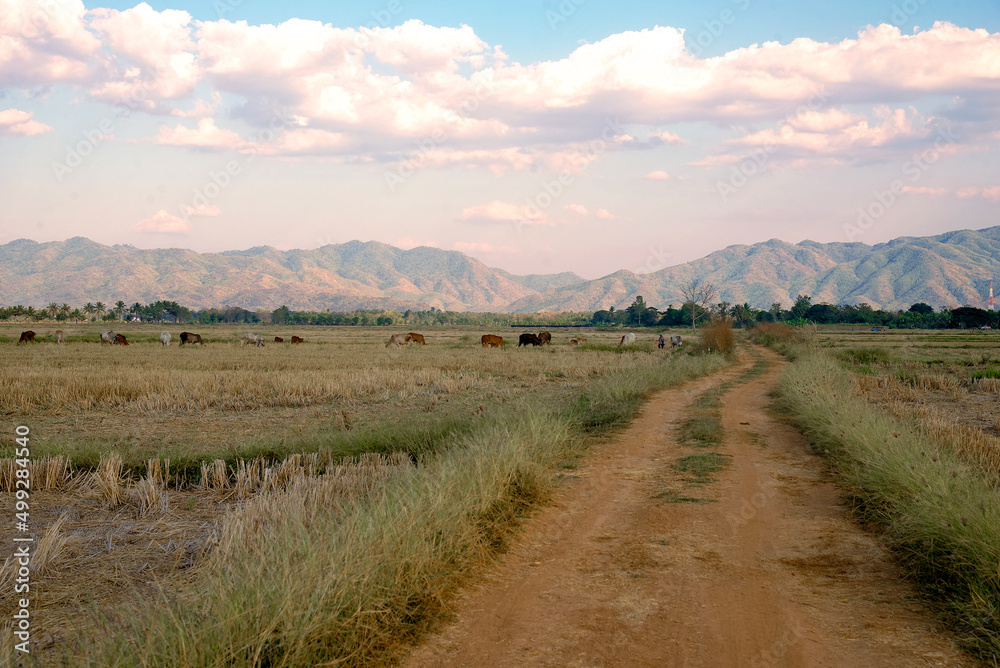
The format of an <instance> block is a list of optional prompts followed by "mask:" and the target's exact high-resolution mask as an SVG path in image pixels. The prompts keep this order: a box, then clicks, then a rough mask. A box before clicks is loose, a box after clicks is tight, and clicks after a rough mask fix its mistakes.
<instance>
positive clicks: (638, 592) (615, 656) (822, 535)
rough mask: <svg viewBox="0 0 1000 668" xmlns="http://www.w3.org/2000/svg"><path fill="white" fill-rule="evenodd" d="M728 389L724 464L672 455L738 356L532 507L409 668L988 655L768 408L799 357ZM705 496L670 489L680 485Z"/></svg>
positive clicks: (672, 398) (920, 662)
mask: <svg viewBox="0 0 1000 668" xmlns="http://www.w3.org/2000/svg"><path fill="white" fill-rule="evenodd" d="M758 354H759V355H763V356H764V357H765V358H766V359H767V360H768V361H769V362H770V366H769V368H768V370H767V371H766V372H765V373H764V374H763V375H758V376H756V377H754V378H752V379H749V380H747V381H746V382H739V383H735V384H734V385H733V386H732V389H730V390H729V391H728V392H727V393H726V395H725V396H724V397H723V399H722V409H721V419H722V424H723V427H724V430H725V438H724V441H723V443H722V444H721V445H720V446H718V447H717V448H716V449H715V451H717V452H719V453H722V454H723V455H725V456H727V459H728V460H729V462H728V466H727V468H726V469H725V470H724V471H722V472H721V473H719V474H718V476H717V479H716V480H715V481H714V482H711V483H709V484H707V485H704V486H698V485H692V484H691V483H690V482H687V480H688V478H686V477H685V475H684V474H682V473H679V472H678V471H676V470H675V469H674V466H673V464H674V463H675V462H676V461H677V459H678V458H680V457H683V456H686V455H691V454H693V453H694V452H695V451H694V449H693V448H692V447H690V446H684V445H680V444H678V440H677V425H678V423H679V422H680V420H681V419H682V417H683V416H684V415H685V413H686V410H687V406H688V405H689V404H690V403H691V402H692V401H693V400H694V399H696V398H697V397H698V396H699V395H700V394H701V393H703V392H704V391H705V390H708V389H710V388H712V387H716V386H719V385H720V384H721V383H723V382H725V381H730V382H732V381H736V380H737V379H738V378H739V377H740V376H741V374H742V373H743V372H744V371H746V370H747V369H748V368H749V367H750V365H751V364H752V363H753V360H752V359H751V358H750V356H749V355H744V361H743V362H742V363H741V365H740V366H739V367H738V368H733V369H729V370H727V371H725V372H723V373H721V374H717V375H715V376H712V377H710V378H705V379H701V380H698V381H694V382H691V383H688V384H686V385H684V386H682V387H680V388H675V389H670V390H666V391H663V392H660V393H658V394H657V395H655V396H654V397H653V398H652V399H651V401H650V402H649V403H648V404H647V405H646V406H645V407H644V409H643V410H642V412H641V413H640V415H639V416H638V418H637V419H636V420H635V421H634V422H633V424H632V425H631V426H630V427H629V428H628V429H627V430H625V431H623V432H621V433H620V434H618V435H616V436H615V437H614V438H613V439H612V440H610V441H609V442H608V443H606V444H604V445H601V446H599V447H598V448H596V449H595V450H594V451H593V453H592V454H591V455H589V456H588V457H587V458H586V459H585V460H584V462H583V463H582V465H581V467H580V468H579V470H577V471H574V472H573V473H575V474H576V476H577V477H576V478H574V479H571V480H570V481H568V482H567V483H566V484H565V485H563V486H562V488H561V489H560V490H559V492H558V493H557V495H556V500H555V503H554V504H553V505H551V506H549V507H547V508H545V509H544V510H542V511H541V512H539V513H538V514H537V515H535V516H534V517H532V518H531V519H529V520H528V521H527V522H526V525H525V531H524V533H523V534H522V536H521V537H520V538H519V540H518V542H517V544H516V545H515V546H514V547H513V549H512V550H511V551H510V552H509V553H508V554H507V555H506V556H505V557H504V559H503V560H502V562H501V563H499V564H498V565H497V566H496V567H495V568H494V569H493V570H492V571H491V572H490V573H489V574H488V577H487V578H486V580H485V581H484V582H483V583H482V584H480V585H478V586H476V587H473V588H471V589H469V590H468V591H466V592H465V593H464V594H463V596H462V597H461V599H460V601H459V602H458V607H457V613H456V620H455V622H454V623H453V624H450V625H449V626H447V627H446V628H445V629H443V630H442V632H441V633H440V634H437V635H435V636H432V637H430V638H428V640H427V641H426V642H425V643H424V644H422V645H421V646H420V647H418V648H417V649H416V650H414V652H413V653H412V654H411V655H410V656H409V657H408V659H407V661H405V662H404V663H405V665H407V666H626V665H628V666H851V667H858V666H907V667H909V666H966V665H977V664H976V663H975V662H973V661H972V660H971V659H969V658H967V657H966V656H965V655H964V654H962V652H961V651H959V650H958V649H956V647H955V643H954V641H953V639H952V638H951V637H950V636H949V635H948V633H947V632H946V631H945V630H943V629H942V627H941V626H940V625H939V624H938V623H937V622H936V621H935V620H934V619H933V618H932V616H931V615H930V614H929V613H928V612H927V611H926V610H925V609H924V608H922V607H921V606H920V605H919V604H917V603H916V601H915V599H914V595H913V591H912V590H911V589H910V588H909V586H908V585H906V584H904V583H903V582H902V581H901V579H900V576H899V574H898V572H897V571H896V570H895V568H894V566H893V565H892V563H891V560H890V559H889V557H888V555H887V553H886V551H885V549H884V548H883V547H882V546H881V545H880V543H879V541H878V539H877V538H875V537H873V536H871V535H869V534H866V533H865V532H864V531H862V530H861V529H860V528H858V527H857V526H856V525H855V524H854V523H853V522H852V520H851V517H850V515H849V513H848V511H847V509H846V508H845V507H844V506H843V505H842V504H841V503H840V500H839V496H840V494H839V491H838V489H837V487H836V486H835V485H834V484H833V483H832V482H831V478H830V476H829V474H828V473H827V472H826V469H825V466H824V464H823V462H822V460H820V459H819V458H817V457H816V456H815V455H813V454H812V453H811V452H810V451H809V449H808V447H807V445H806V443H805V441H804V439H803V437H802V436H801V435H800V434H799V433H798V432H796V431H795V430H793V429H792V428H790V427H788V426H786V425H784V424H782V423H780V422H777V421H775V420H774V419H773V418H772V417H771V416H770V415H769V414H768V413H767V412H766V410H765V408H766V406H767V405H768V403H769V398H768V396H767V393H768V391H769V390H770V389H771V388H773V387H774V385H775V384H776V383H777V381H778V378H779V377H780V373H781V370H782V368H783V366H784V362H783V361H782V360H781V359H780V358H779V357H778V356H776V355H775V354H773V353H771V352H770V351H767V350H763V349H758ZM671 495H673V498H677V497H678V496H679V497H684V498H688V499H692V498H698V499H701V500H702V501H704V502H690V501H688V502H666V501H664V499H665V498H670V497H671Z"/></svg>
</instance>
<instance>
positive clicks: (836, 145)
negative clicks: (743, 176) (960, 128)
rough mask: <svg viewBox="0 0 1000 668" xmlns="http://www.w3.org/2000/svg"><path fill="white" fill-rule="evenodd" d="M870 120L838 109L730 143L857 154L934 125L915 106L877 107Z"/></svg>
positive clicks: (927, 132) (925, 132)
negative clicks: (900, 107)
mask: <svg viewBox="0 0 1000 668" xmlns="http://www.w3.org/2000/svg"><path fill="white" fill-rule="evenodd" d="M872 115H873V119H872V120H869V119H868V118H867V117H866V116H863V115H860V114H846V113H844V112H842V111H840V110H838V109H831V110H829V111H828V112H825V113H819V112H809V113H806V114H803V115H802V116H795V117H792V118H791V119H789V121H788V122H786V123H783V124H782V125H781V126H780V127H778V128H767V129H765V130H760V131H758V132H754V133H751V134H749V135H747V136H745V137H742V138H740V139H737V140H735V141H732V142H730V143H731V144H734V145H743V146H749V147H764V148H768V149H769V150H770V149H773V148H774V147H778V148H792V149H799V150H802V151H806V152H809V153H814V154H823V155H845V156H856V155H858V152H859V151H863V150H867V149H872V148H880V147H885V146H888V145H891V144H893V143H894V142H903V141H906V140H910V139H926V138H928V137H929V136H931V135H932V133H933V128H932V127H931V126H930V125H929V124H928V120H929V119H925V118H924V117H922V116H921V115H920V114H918V113H917V112H916V110H914V109H910V110H909V113H907V110H905V109H889V108H888V107H885V106H880V107H876V108H875V110H874V111H873V112H872Z"/></svg>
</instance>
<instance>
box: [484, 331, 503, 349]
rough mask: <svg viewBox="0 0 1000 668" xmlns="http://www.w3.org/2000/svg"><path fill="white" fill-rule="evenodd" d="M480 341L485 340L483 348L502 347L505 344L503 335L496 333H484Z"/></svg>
mask: <svg viewBox="0 0 1000 668" xmlns="http://www.w3.org/2000/svg"><path fill="white" fill-rule="evenodd" d="M480 341H482V342H483V348H500V347H501V346H503V337H502V336H497V335H496V334H483V337H482V338H481V339H480Z"/></svg>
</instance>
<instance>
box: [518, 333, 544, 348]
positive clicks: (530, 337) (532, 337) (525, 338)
mask: <svg viewBox="0 0 1000 668" xmlns="http://www.w3.org/2000/svg"><path fill="white" fill-rule="evenodd" d="M529 344H530V345H532V346H540V345H542V340H541V339H540V338H539V337H538V334H522V335H521V338H520V339H518V340H517V347H518V348H520V347H521V346H527V345H529Z"/></svg>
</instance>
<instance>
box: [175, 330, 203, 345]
mask: <svg viewBox="0 0 1000 668" xmlns="http://www.w3.org/2000/svg"><path fill="white" fill-rule="evenodd" d="M185 343H191V344H195V343H200V344H201V345H205V342H204V341H202V340H201V334H192V333H191V332H181V345H182V346H183V345H184V344H185Z"/></svg>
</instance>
